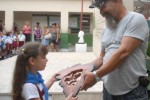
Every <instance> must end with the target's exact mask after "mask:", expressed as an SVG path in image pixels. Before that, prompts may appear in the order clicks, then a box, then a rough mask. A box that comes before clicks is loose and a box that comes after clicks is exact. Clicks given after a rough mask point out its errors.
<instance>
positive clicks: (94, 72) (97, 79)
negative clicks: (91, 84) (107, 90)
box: [93, 71, 101, 82]
mask: <svg viewBox="0 0 150 100" xmlns="http://www.w3.org/2000/svg"><path fill="white" fill-rule="evenodd" d="M93 74H94V76H95V79H96V81H97V82H98V81H100V80H101V78H100V77H98V76H97V74H96V71H93Z"/></svg>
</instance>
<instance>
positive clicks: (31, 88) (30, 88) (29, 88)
mask: <svg viewBox="0 0 150 100" xmlns="http://www.w3.org/2000/svg"><path fill="white" fill-rule="evenodd" d="M37 86H38V87H39V89H40V91H42V90H43V86H42V84H37ZM22 97H24V98H25V100H30V99H32V98H40V96H39V92H38V89H37V87H36V85H35V84H32V83H25V84H24V85H23V90H22ZM43 100H45V95H43ZM49 100H52V98H50V97H49Z"/></svg>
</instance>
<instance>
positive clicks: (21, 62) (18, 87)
mask: <svg viewBox="0 0 150 100" xmlns="http://www.w3.org/2000/svg"><path fill="white" fill-rule="evenodd" d="M47 53H48V50H47V48H46V46H44V45H42V44H40V43H37V42H28V43H26V44H24V45H23V47H21V49H20V53H19V55H18V57H17V60H16V64H15V69H14V74H13V80H12V81H13V82H12V98H13V100H23V98H22V96H21V94H22V88H23V85H24V83H25V79H26V74H27V72H28V67H29V66H30V64H29V62H28V60H29V58H30V57H34V58H36V57H37V56H39V55H41V56H45V55H46V54H47Z"/></svg>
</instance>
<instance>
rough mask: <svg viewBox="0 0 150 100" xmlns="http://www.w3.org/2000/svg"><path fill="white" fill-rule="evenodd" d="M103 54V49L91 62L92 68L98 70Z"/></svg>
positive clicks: (101, 63)
mask: <svg viewBox="0 0 150 100" xmlns="http://www.w3.org/2000/svg"><path fill="white" fill-rule="evenodd" d="M104 55H105V51H101V53H100V56H99V57H98V58H97V59H95V60H94V61H93V62H92V63H93V64H94V70H98V69H99V68H100V67H101V66H102V65H103V57H104Z"/></svg>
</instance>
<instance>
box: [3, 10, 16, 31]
mask: <svg viewBox="0 0 150 100" xmlns="http://www.w3.org/2000/svg"><path fill="white" fill-rule="evenodd" d="M13 23H14V13H13V11H6V12H5V30H6V31H11V30H12V28H13Z"/></svg>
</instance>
